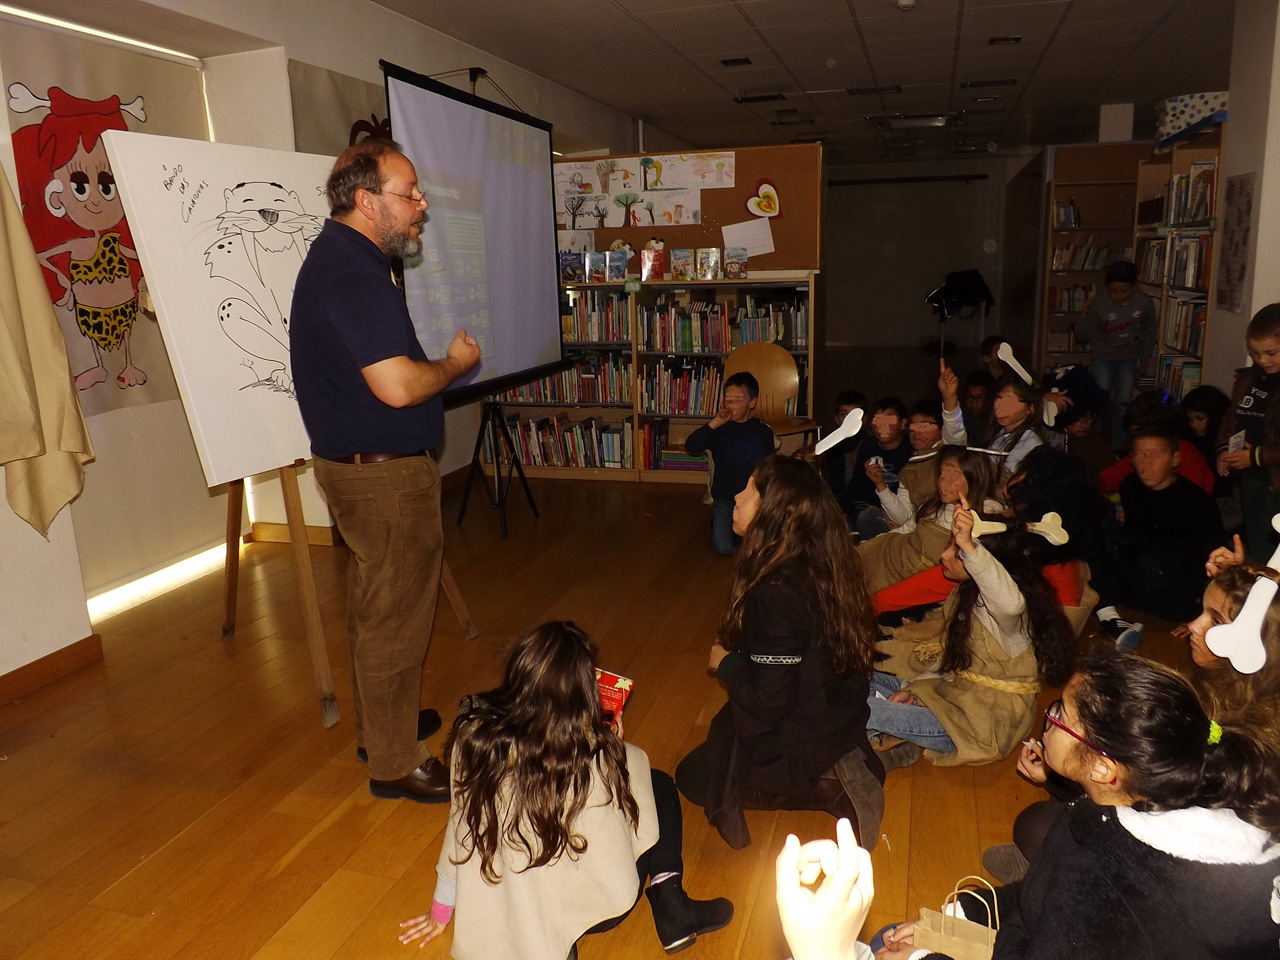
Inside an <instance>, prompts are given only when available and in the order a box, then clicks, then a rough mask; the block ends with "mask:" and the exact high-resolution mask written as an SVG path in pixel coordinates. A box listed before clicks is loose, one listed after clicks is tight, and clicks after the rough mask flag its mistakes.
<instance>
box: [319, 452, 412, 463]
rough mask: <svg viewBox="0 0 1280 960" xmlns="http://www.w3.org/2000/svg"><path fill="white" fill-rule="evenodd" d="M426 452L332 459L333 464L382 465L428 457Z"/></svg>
mask: <svg viewBox="0 0 1280 960" xmlns="http://www.w3.org/2000/svg"><path fill="white" fill-rule="evenodd" d="M429 456H431V453H430V452H429V451H427V450H415V451H414V452H413V453H353V454H352V455H351V456H349V457H334V460H333V462H334V463H382V462H383V461H385V460H403V459H405V457H429Z"/></svg>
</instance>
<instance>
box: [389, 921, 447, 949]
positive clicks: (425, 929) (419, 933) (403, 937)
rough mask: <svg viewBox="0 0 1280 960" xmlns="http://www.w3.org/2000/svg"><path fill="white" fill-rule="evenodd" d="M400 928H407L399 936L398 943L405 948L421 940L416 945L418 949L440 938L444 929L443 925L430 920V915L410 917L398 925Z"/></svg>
mask: <svg viewBox="0 0 1280 960" xmlns="http://www.w3.org/2000/svg"><path fill="white" fill-rule="evenodd" d="M400 926H402V927H408V928H409V929H408V930H406V931H405V932H404V933H402V934H400V937H399V940H400V942H401V943H403V944H405V945H406V946H407V945H408V944H411V943H413V941H415V940H418V939H421V940H422V942H421V943H420V944H418V946H420V947H425V946H426V945H427V944H428V943H430V942H431V941H432V940H434V939H435V938H436V937H438V936H440V934H442V933H444V928H445V924H443V923H437V922H436V921H435V920H432V919H431V914H429V913H424V914H421V915H420V916H416V917H410V918H409V919H408V920H406V921H404V922H403V923H402V924H400Z"/></svg>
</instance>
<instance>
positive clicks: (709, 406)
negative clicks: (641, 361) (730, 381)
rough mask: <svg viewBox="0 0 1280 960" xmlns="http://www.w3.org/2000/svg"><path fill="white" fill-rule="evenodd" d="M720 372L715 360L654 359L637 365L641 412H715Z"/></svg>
mask: <svg viewBox="0 0 1280 960" xmlns="http://www.w3.org/2000/svg"><path fill="white" fill-rule="evenodd" d="M722 376H723V374H722V373H721V370H720V365H719V364H716V363H684V364H679V363H670V362H666V363H656V364H652V365H650V364H645V365H644V366H642V367H640V376H639V383H638V388H639V391H640V397H639V399H640V410H641V411H642V412H643V413H650V414H654V413H656V414H663V415H666V416H676V417H707V418H708V419H710V418H711V417H713V416H715V413H716V410H717V409H718V408H719V406H720V383H721V380H722Z"/></svg>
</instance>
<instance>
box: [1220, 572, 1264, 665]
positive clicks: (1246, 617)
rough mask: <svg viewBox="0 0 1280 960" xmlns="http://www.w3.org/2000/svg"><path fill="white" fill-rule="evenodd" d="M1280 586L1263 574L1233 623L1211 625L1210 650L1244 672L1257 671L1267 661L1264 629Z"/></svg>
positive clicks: (1250, 589)
mask: <svg viewBox="0 0 1280 960" xmlns="http://www.w3.org/2000/svg"><path fill="white" fill-rule="evenodd" d="M1277 587H1280V584H1277V583H1276V582H1275V581H1274V580H1272V579H1271V578H1270V577H1259V578H1258V579H1257V580H1256V581H1254V584H1253V586H1252V587H1250V588H1249V597H1248V599H1246V600H1245V602H1244V606H1243V607H1241V608H1240V612H1239V613H1238V614H1236V618H1235V619H1234V620H1232V621H1231V622H1230V623H1220V624H1218V626H1216V627H1210V628H1209V632H1208V633H1207V634H1205V638H1204V640H1205V643H1206V644H1207V645H1208V647H1209V650H1210V651H1211V652H1212V653H1213V654H1214V655H1215V656H1219V657H1226V658H1227V659H1228V660H1230V661H1231V666H1232V667H1234V668H1235V669H1236V670H1237V671H1238V672H1240V673H1257V672H1258V671H1259V670H1261V669H1262V668H1263V667H1264V666H1266V664H1267V648H1266V647H1264V646H1263V645H1262V629H1263V624H1264V623H1265V622H1266V619H1267V610H1268V609H1269V608H1270V607H1271V601H1272V600H1273V599H1274V598H1275V595H1276V589H1277Z"/></svg>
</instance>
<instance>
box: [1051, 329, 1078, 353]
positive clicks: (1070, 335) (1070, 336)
mask: <svg viewBox="0 0 1280 960" xmlns="http://www.w3.org/2000/svg"><path fill="white" fill-rule="evenodd" d="M1044 348H1045V350H1046V351H1047V352H1048V353H1075V352H1077V351H1078V350H1079V349H1080V346H1079V344H1077V343H1076V333H1075V331H1074V330H1048V331H1046V332H1045V340H1044Z"/></svg>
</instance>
